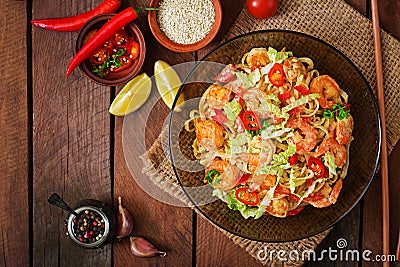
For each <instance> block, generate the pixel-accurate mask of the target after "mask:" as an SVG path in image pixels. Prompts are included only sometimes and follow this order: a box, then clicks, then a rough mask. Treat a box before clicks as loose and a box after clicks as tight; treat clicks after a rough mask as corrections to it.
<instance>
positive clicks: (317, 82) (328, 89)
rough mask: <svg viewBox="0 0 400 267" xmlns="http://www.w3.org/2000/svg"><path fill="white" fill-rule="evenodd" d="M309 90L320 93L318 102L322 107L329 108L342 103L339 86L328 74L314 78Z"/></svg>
mask: <svg viewBox="0 0 400 267" xmlns="http://www.w3.org/2000/svg"><path fill="white" fill-rule="evenodd" d="M310 90H311V92H312V93H317V94H319V95H320V97H319V98H318V102H319V104H320V106H321V107H323V108H327V109H331V108H332V106H333V105H334V104H337V103H342V100H341V98H340V87H339V85H338V84H337V83H336V82H335V80H334V79H333V78H331V77H330V76H329V75H321V76H318V77H316V78H314V79H313V80H312V81H311V84H310Z"/></svg>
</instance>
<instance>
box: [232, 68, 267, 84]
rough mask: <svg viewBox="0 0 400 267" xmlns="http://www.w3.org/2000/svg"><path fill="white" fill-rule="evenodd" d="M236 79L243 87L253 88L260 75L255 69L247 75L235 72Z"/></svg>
mask: <svg viewBox="0 0 400 267" xmlns="http://www.w3.org/2000/svg"><path fill="white" fill-rule="evenodd" d="M235 75H236V77H237V78H238V79H239V80H241V81H242V82H243V83H244V84H245V85H247V86H249V87H254V86H255V85H256V83H257V82H258V81H259V80H260V79H261V73H260V70H259V69H255V70H253V71H252V72H250V73H249V74H245V73H243V72H235Z"/></svg>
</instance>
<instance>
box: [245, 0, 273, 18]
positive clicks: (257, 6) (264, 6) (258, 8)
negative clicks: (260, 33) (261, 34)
mask: <svg viewBox="0 0 400 267" xmlns="http://www.w3.org/2000/svg"><path fill="white" fill-rule="evenodd" d="M246 6H247V9H248V10H249V12H250V14H251V15H252V16H253V17H255V18H257V19H267V18H270V17H272V16H273V15H274V14H275V12H276V10H277V9H278V0H246Z"/></svg>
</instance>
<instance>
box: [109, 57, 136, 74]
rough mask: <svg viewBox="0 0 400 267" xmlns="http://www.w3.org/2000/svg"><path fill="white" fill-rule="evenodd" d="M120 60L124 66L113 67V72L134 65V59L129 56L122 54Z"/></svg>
mask: <svg viewBox="0 0 400 267" xmlns="http://www.w3.org/2000/svg"><path fill="white" fill-rule="evenodd" d="M119 62H120V63H121V64H122V66H120V67H118V68H115V67H114V68H111V72H120V71H123V70H125V69H127V68H129V66H130V65H132V60H131V59H130V58H129V56H120V57H119Z"/></svg>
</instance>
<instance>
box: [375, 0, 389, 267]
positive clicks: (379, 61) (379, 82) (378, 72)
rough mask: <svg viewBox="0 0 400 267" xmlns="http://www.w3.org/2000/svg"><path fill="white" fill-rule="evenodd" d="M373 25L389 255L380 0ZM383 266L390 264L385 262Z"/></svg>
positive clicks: (385, 238) (386, 238)
mask: <svg viewBox="0 0 400 267" xmlns="http://www.w3.org/2000/svg"><path fill="white" fill-rule="evenodd" d="M371 11H372V27H373V34H374V48H375V62H376V63H375V64H376V82H377V87H378V106H379V111H380V113H381V120H382V122H381V123H382V151H381V173H382V222H383V227H382V232H383V254H384V255H389V251H390V240H389V239H390V233H389V171H388V153H387V146H386V119H385V94H384V88H383V70H382V50H381V38H380V32H379V30H380V28H379V14H378V0H371ZM383 266H389V262H388V261H386V262H384V264H383Z"/></svg>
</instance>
